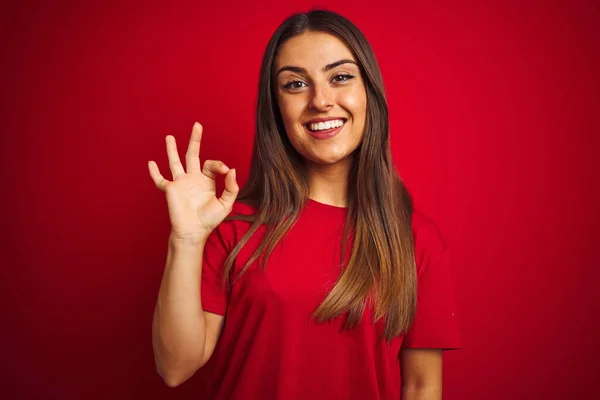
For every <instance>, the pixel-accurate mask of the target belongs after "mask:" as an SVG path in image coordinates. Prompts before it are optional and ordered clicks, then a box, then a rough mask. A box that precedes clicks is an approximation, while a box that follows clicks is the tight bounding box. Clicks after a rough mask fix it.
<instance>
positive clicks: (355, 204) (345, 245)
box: [149, 10, 459, 400]
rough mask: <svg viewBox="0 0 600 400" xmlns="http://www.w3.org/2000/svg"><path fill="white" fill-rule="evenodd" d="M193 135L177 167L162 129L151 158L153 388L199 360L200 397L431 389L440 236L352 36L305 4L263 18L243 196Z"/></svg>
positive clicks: (440, 327) (441, 283) (435, 387)
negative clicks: (411, 185)
mask: <svg viewBox="0 0 600 400" xmlns="http://www.w3.org/2000/svg"><path fill="white" fill-rule="evenodd" d="M201 136H202V127H201V126H200V125H199V124H195V125H194V128H193V131H192V135H191V138H190V142H189V148H188V151H187V153H186V167H187V172H186V171H185V170H184V168H183V166H182V165H181V163H180V161H179V157H178V154H177V150H176V146H175V139H174V138H173V137H172V136H167V138H166V143H167V153H168V157H169V165H170V168H171V172H172V174H173V181H172V182H170V181H168V180H166V179H164V178H163V177H162V176H161V174H160V172H159V170H158V167H157V165H156V164H155V163H154V162H150V163H149V170H150V175H151V177H152V179H153V180H154V182H155V184H156V185H157V187H158V188H160V189H161V190H163V191H165V192H166V196H167V202H168V208H169V215H170V221H171V225H172V231H171V235H170V238H169V250H168V255H167V262H166V267H165V273H164V276H163V279H162V282H161V286H160V291H159V295H158V301H157V305H156V310H155V314H154V322H153V345H154V354H155V361H156V366H157V370H158V372H159V374H160V375H161V376H162V377H163V379H164V380H165V382H166V383H167V384H168V385H169V386H177V385H179V384H181V383H182V382H184V381H186V380H187V379H189V378H190V377H191V376H192V375H194V374H195V373H196V372H197V371H198V378H199V379H200V380H201V382H202V384H203V387H204V390H205V397H203V398H209V399H213V398H214V399H242V398H243V399H286V400H287V399H309V398H310V399H320V398H327V399H398V398H400V396H401V395H402V398H403V399H406V400H409V399H439V398H441V385H442V350H443V349H451V348H458V347H459V341H458V332H457V327H456V322H455V309H454V298H453V293H452V286H451V284H450V280H449V273H448V259H447V254H446V251H445V244H444V241H443V239H442V237H441V235H440V234H439V232H438V230H437V229H436V227H435V225H434V224H433V223H432V222H431V221H429V220H428V219H427V218H426V217H425V216H423V215H422V214H421V213H419V212H418V211H416V210H413V208H412V202H411V198H410V195H409V194H408V192H407V190H406V188H405V186H404V185H403V183H402V181H401V180H400V178H399V176H398V174H397V172H396V169H395V167H394V165H393V163H392V157H391V152H390V145H389V126H388V111H387V105H386V100H385V96H384V87H383V82H382V79H381V73H380V70H379V66H378V64H377V61H376V58H375V55H374V53H373V51H372V49H371V46H370V45H369V43H368V42H367V40H366V39H365V38H364V36H363V35H362V33H361V32H360V31H359V30H358V29H357V28H356V27H355V26H354V25H353V24H352V23H351V22H350V21H348V20H347V19H345V18H344V17H342V16H340V15H337V14H335V13H332V12H328V11H318V10H315V11H311V12H309V13H307V14H297V15H294V16H292V17H290V18H289V19H287V20H286V21H285V22H283V24H282V25H281V26H280V27H279V28H278V29H277V31H276V32H275V34H274V35H273V37H272V38H271V40H270V42H269V44H268V46H267V49H266V52H265V55H264V58H263V62H262V67H261V75H260V83H259V96H258V108H257V125H256V136H255V142H254V149H253V154H252V163H251V169H250V177H249V179H248V182H247V183H246V185H245V186H244V188H243V189H242V190H241V192H240V193H239V196H238V191H239V188H238V185H237V183H236V178H235V169H230V168H228V167H227V166H225V165H224V164H223V163H222V162H220V161H212V160H209V161H205V162H204V165H203V168H202V170H201V168H200V160H199V150H200V140H201ZM219 174H222V175H225V190H224V192H223V194H222V195H221V197H220V198H217V197H216V193H215V179H216V177H217V175H219ZM230 214H231V215H230ZM417 289H418V290H417ZM198 299H200V301H199V300H198ZM400 378H402V386H401V385H400Z"/></svg>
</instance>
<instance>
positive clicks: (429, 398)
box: [400, 386, 442, 400]
mask: <svg viewBox="0 0 600 400" xmlns="http://www.w3.org/2000/svg"><path fill="white" fill-rule="evenodd" d="M441 399H442V388H441V387H439V388H438V387H414V386H413V387H403V388H402V396H400V400H441Z"/></svg>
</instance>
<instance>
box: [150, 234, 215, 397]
mask: <svg viewBox="0 0 600 400" xmlns="http://www.w3.org/2000/svg"><path fill="white" fill-rule="evenodd" d="M205 243H206V241H201V242H200V243H183V242H181V241H176V240H174V239H172V238H169V249H168V253H167V262H166V266H165V271H164V274H163V278H162V281H161V284H160V289H159V293H158V299H157V302H156V308H155V310H154V318H153V321H152V347H153V350H154V360H155V363H156V370H157V372H158V373H159V375H160V376H161V377H162V378H163V380H164V381H165V383H166V384H167V385H168V386H171V387H175V386H177V385H179V384H181V383H183V382H185V381H186V380H187V379H189V378H190V377H191V376H192V375H193V374H194V373H195V372H196V371H197V370H198V369H199V368H200V367H202V366H203V365H204V364H205V363H206V362H207V361H208V359H209V358H210V356H211V355H212V352H213V351H214V349H215V346H216V343H217V340H218V338H219V335H220V333H221V329H222V327H223V321H224V317H223V316H221V315H217V314H212V313H208V312H206V313H205V312H204V311H203V309H202V303H201V301H200V282H201V278H202V256H203V253H204V245H205Z"/></svg>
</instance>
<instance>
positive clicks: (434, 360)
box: [149, 33, 442, 400]
mask: <svg viewBox="0 0 600 400" xmlns="http://www.w3.org/2000/svg"><path fill="white" fill-rule="evenodd" d="M340 60H350V61H354V62H356V59H355V58H354V56H353V55H352V52H351V51H350V49H349V48H348V47H347V46H346V45H345V44H344V43H343V42H342V41H341V40H339V39H338V38H336V37H335V36H332V35H329V34H325V33H304V34H302V35H299V36H296V37H294V38H292V39H290V40H288V41H287V42H286V43H284V45H283V46H282V47H281V49H280V52H279V55H278V57H277V58H276V59H275V60H274V61H275V72H277V71H280V70H281V69H282V68H284V70H283V71H282V72H281V73H279V74H277V76H276V97H277V102H278V105H279V109H280V111H281V114H282V119H283V121H284V126H285V129H286V133H287V136H288V138H289V140H290V142H291V143H292V145H293V147H294V148H295V149H296V151H298V153H300V154H301V155H302V156H303V157H304V159H305V162H306V167H307V170H308V178H309V187H310V197H311V198H312V199H313V200H316V201H319V202H322V203H325V204H329V205H333V206H339V207H345V206H346V205H347V197H346V191H347V179H348V171H349V168H350V165H351V163H352V157H353V155H352V153H353V152H354V151H355V150H356V149H357V148H358V147H359V146H360V144H361V141H362V138H363V132H364V126H365V115H366V106H367V99H366V91H365V86H364V82H363V79H362V77H361V74H360V69H359V67H358V66H357V65H356V64H354V63H352V62H345V63H343V64H339V65H337V66H335V67H333V68H331V69H328V70H324V67H326V66H327V65H331V64H332V63H337V62H338V61H340ZM286 67H296V71H290V70H285V68H286ZM298 69H302V71H301V72H299V71H298ZM321 117H340V118H344V119H346V123H345V125H344V127H343V129H342V130H341V131H340V132H339V133H338V135H337V136H335V137H333V138H330V139H326V140H319V139H315V138H313V137H312V136H310V135H309V134H308V132H307V131H306V129H305V126H304V124H305V123H306V122H307V121H309V120H311V119H314V118H321ZM201 138H202V126H201V125H200V124H196V125H194V129H193V131H192V135H191V137H190V143H189V147H188V152H187V153H186V165H187V166H188V168H187V169H188V170H187V172H186V171H185V170H184V169H183V166H182V164H181V162H180V160H179V155H178V154H177V147H176V145H175V138H174V137H172V136H167V138H166V142H167V154H168V157H169V165H170V167H171V172H172V174H173V181H172V182H171V181H168V180H166V179H165V178H164V177H163V176H162V175H161V174H160V172H159V170H158V166H157V165H156V163H154V162H153V161H151V162H150V163H149V171H150V175H151V177H152V179H153V181H154V183H155V184H156V186H157V187H158V188H159V189H160V190H162V191H164V192H167V198H168V200H169V212H170V217H171V224H172V227H173V230H172V233H171V236H170V238H169V253H168V255H167V265H166V267H165V274H164V277H163V281H162V282H161V289H160V293H159V299H158V302H157V306H156V310H155V316H154V320H153V345H154V350H155V360H156V364H157V370H158V372H159V374H160V375H161V376H162V377H163V379H164V380H165V382H166V383H167V385H169V386H178V385H180V384H181V383H183V382H185V381H186V380H187V379H189V378H190V377H191V376H192V375H193V374H194V373H195V372H196V371H197V370H198V369H199V368H201V367H202V366H203V365H204V364H205V363H206V362H207V361H208V360H209V358H210V357H211V355H212V353H213V351H214V348H215V346H216V344H217V341H218V339H219V337H220V334H221V331H222V328H223V323H224V317H223V316H220V315H217V314H213V313H209V312H204V311H203V310H202V308H201V305H199V306H198V308H197V309H196V308H194V309H191V310H186V308H190V307H191V305H196V304H198V303H197V302H193V301H190V300H189V299H190V298H196V299H197V298H199V297H200V293H199V291H198V290H199V289H198V287H197V285H195V284H192V285H188V284H189V283H190V282H198V281H199V280H200V279H201V271H199V270H198V269H197V268H191V267H192V266H196V265H198V260H199V259H201V258H202V253H203V251H204V243H205V241H206V237H207V234H206V232H205V231H207V230H210V229H207V228H206V227H205V226H204V225H205V223H206V222H207V221H209V222H210V221H212V223H211V224H210V225H213V224H215V223H216V224H217V225H218V222H219V221H222V219H223V218H224V217H225V216H226V215H227V214H228V213H229V211H231V207H232V205H233V202H234V201H235V198H236V196H237V192H238V190H239V188H238V186H237V183H236V182H235V174H234V173H233V172H232V170H230V169H229V168H228V167H227V166H225V165H224V164H223V163H222V162H221V161H212V160H207V161H206V162H205V163H204V168H203V169H202V170H200V160H199V156H200V154H199V153H200V141H201ZM218 174H222V175H226V180H225V183H226V187H225V191H224V192H223V195H222V196H221V197H220V198H217V197H216V196H215V190H214V188H215V185H214V180H215V178H216V176H217V175H218ZM191 188H195V189H198V188H200V189H201V190H198V193H197V195H196V196H192V195H190V194H189V192H190V189H191ZM184 193H185V194H186V196H183V194H184ZM200 209H202V213H201V214H202V215H203V216H204V217H203V218H202V221H199V222H202V223H196V224H192V225H191V226H189V224H190V221H193V218H192V217H194V216H195V215H194V214H196V212H194V213H193V214H189V213H190V212H191V211H190V210H200ZM207 216H210V218H208V217H207ZM187 286H189V287H187ZM183 289H185V290H183ZM175 294H177V295H175ZM189 315H196V316H199V317H198V318H189ZM173 327H177V329H171V328H173ZM198 340H199V341H200V342H198ZM165 344H168V348H165ZM400 362H401V366H402V368H401V371H402V385H403V390H402V399H403V400H433V399H441V392H442V391H441V388H442V352H441V350H436V349H403V350H402V351H401V354H400Z"/></svg>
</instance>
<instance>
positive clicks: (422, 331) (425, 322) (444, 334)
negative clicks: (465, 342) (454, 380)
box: [402, 221, 461, 350]
mask: <svg viewBox="0 0 600 400" xmlns="http://www.w3.org/2000/svg"><path fill="white" fill-rule="evenodd" d="M415 261H416V263H417V282H418V283H417V311H416V315H415V319H414V322H413V324H412V325H411V327H410V329H409V331H408V332H407V333H406V335H405V337H404V340H403V344H402V347H406V348H429V349H443V350H452V349H459V348H460V347H461V340H460V334H459V328H458V322H457V310H456V300H455V294H454V285H453V281H452V276H451V269H450V257H449V252H448V248H447V246H446V244H445V242H444V239H443V237H442V236H441V234H440V232H439V231H438V230H437V227H436V226H435V225H434V224H433V223H432V222H431V221H428V222H427V223H426V224H425V226H421V229H420V230H419V231H418V232H417V233H416V234H415Z"/></svg>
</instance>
